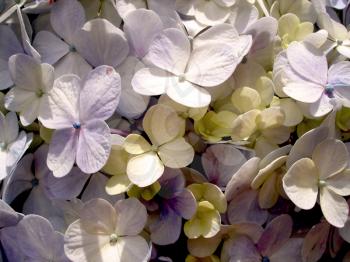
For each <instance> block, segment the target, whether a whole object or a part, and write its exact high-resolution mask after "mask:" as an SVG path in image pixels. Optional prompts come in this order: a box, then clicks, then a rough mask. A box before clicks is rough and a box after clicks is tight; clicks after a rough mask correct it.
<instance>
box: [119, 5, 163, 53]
mask: <svg viewBox="0 0 350 262" xmlns="http://www.w3.org/2000/svg"><path fill="white" fill-rule="evenodd" d="M140 21H143V22H142V23H140ZM123 29H124V32H125V35H126V38H127V39H128V41H129V45H130V52H131V54H133V55H135V56H136V57H137V58H140V59H142V58H143V57H144V56H145V55H146V54H147V53H148V48H149V46H150V45H151V43H152V41H153V39H154V38H155V36H156V35H157V34H159V33H160V32H161V31H162V30H163V23H162V21H161V20H160V18H159V16H158V15H157V14H156V13H155V12H154V11H152V10H146V9H137V10H135V11H133V12H131V13H130V14H128V15H127V16H126V17H125V18H124V27H123Z"/></svg>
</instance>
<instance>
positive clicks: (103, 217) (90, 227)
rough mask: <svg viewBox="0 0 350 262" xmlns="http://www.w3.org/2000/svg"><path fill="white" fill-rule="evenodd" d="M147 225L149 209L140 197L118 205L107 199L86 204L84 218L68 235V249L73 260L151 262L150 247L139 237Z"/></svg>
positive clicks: (66, 248)
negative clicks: (149, 261) (149, 260)
mask: <svg viewBox="0 0 350 262" xmlns="http://www.w3.org/2000/svg"><path fill="white" fill-rule="evenodd" d="M146 222H147V211H146V208H145V207H144V206H143V205H142V204H141V202H140V201H139V200H137V199H136V198H129V199H126V200H120V201H118V202H117V203H116V204H115V205H114V206H112V205H111V204H110V203H109V202H107V201H106V200H103V199H100V198H98V199H93V200H91V201H89V202H87V203H86V204H85V205H84V208H83V209H82V211H81V213H80V219H78V220H76V221H75V222H73V223H72V224H71V225H70V226H69V227H68V229H67V231H66V234H65V244H64V250H65V253H66V255H67V256H68V258H69V259H71V260H72V261H81V262H85V261H117V262H124V261H148V259H149V256H150V247H149V245H148V243H147V242H146V240H145V239H144V238H142V237H141V236H139V234H140V233H141V231H142V230H143V228H144V226H145V225H146Z"/></svg>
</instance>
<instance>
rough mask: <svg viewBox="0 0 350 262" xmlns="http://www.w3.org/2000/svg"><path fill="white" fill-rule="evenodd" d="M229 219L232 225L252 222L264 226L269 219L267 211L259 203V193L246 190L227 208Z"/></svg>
mask: <svg viewBox="0 0 350 262" xmlns="http://www.w3.org/2000/svg"><path fill="white" fill-rule="evenodd" d="M227 217H228V220H229V221H230V223H231V224H236V223H242V222H252V223H257V224H259V225H262V224H264V223H265V222H266V220H267V217H268V212H267V210H264V209H261V208H260V206H259V203H258V192H257V191H255V190H249V189H248V190H246V191H243V192H241V193H240V194H238V195H236V196H235V197H234V198H233V199H232V200H231V202H230V203H229V205H228V207H227Z"/></svg>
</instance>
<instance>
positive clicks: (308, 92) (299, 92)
mask: <svg viewBox="0 0 350 262" xmlns="http://www.w3.org/2000/svg"><path fill="white" fill-rule="evenodd" d="M323 91H324V88H323V87H322V86H320V85H315V84H312V83H294V82H291V83H288V84H287V85H286V86H285V87H283V92H284V93H285V94H286V95H288V96H289V97H290V98H293V99H294V100H297V101H299V102H303V103H315V102H316V101H318V100H319V99H320V98H321V96H322V94H323Z"/></svg>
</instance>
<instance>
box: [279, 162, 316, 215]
mask: <svg viewBox="0 0 350 262" xmlns="http://www.w3.org/2000/svg"><path fill="white" fill-rule="evenodd" d="M317 172H318V170H317V168H316V166H315V164H314V163H313V161H312V160H311V159H309V158H302V159H300V160H298V161H297V162H295V163H294V164H293V165H292V166H291V167H290V168H289V169H288V171H287V173H286V174H285V176H284V177H283V180H282V181H283V188H284V190H285V192H286V194H287V196H288V197H289V198H290V199H291V200H292V202H293V203H294V204H295V205H296V206H298V207H299V208H302V209H311V208H313V207H314V205H315V203H316V199H317V193H318V173H317Z"/></svg>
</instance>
